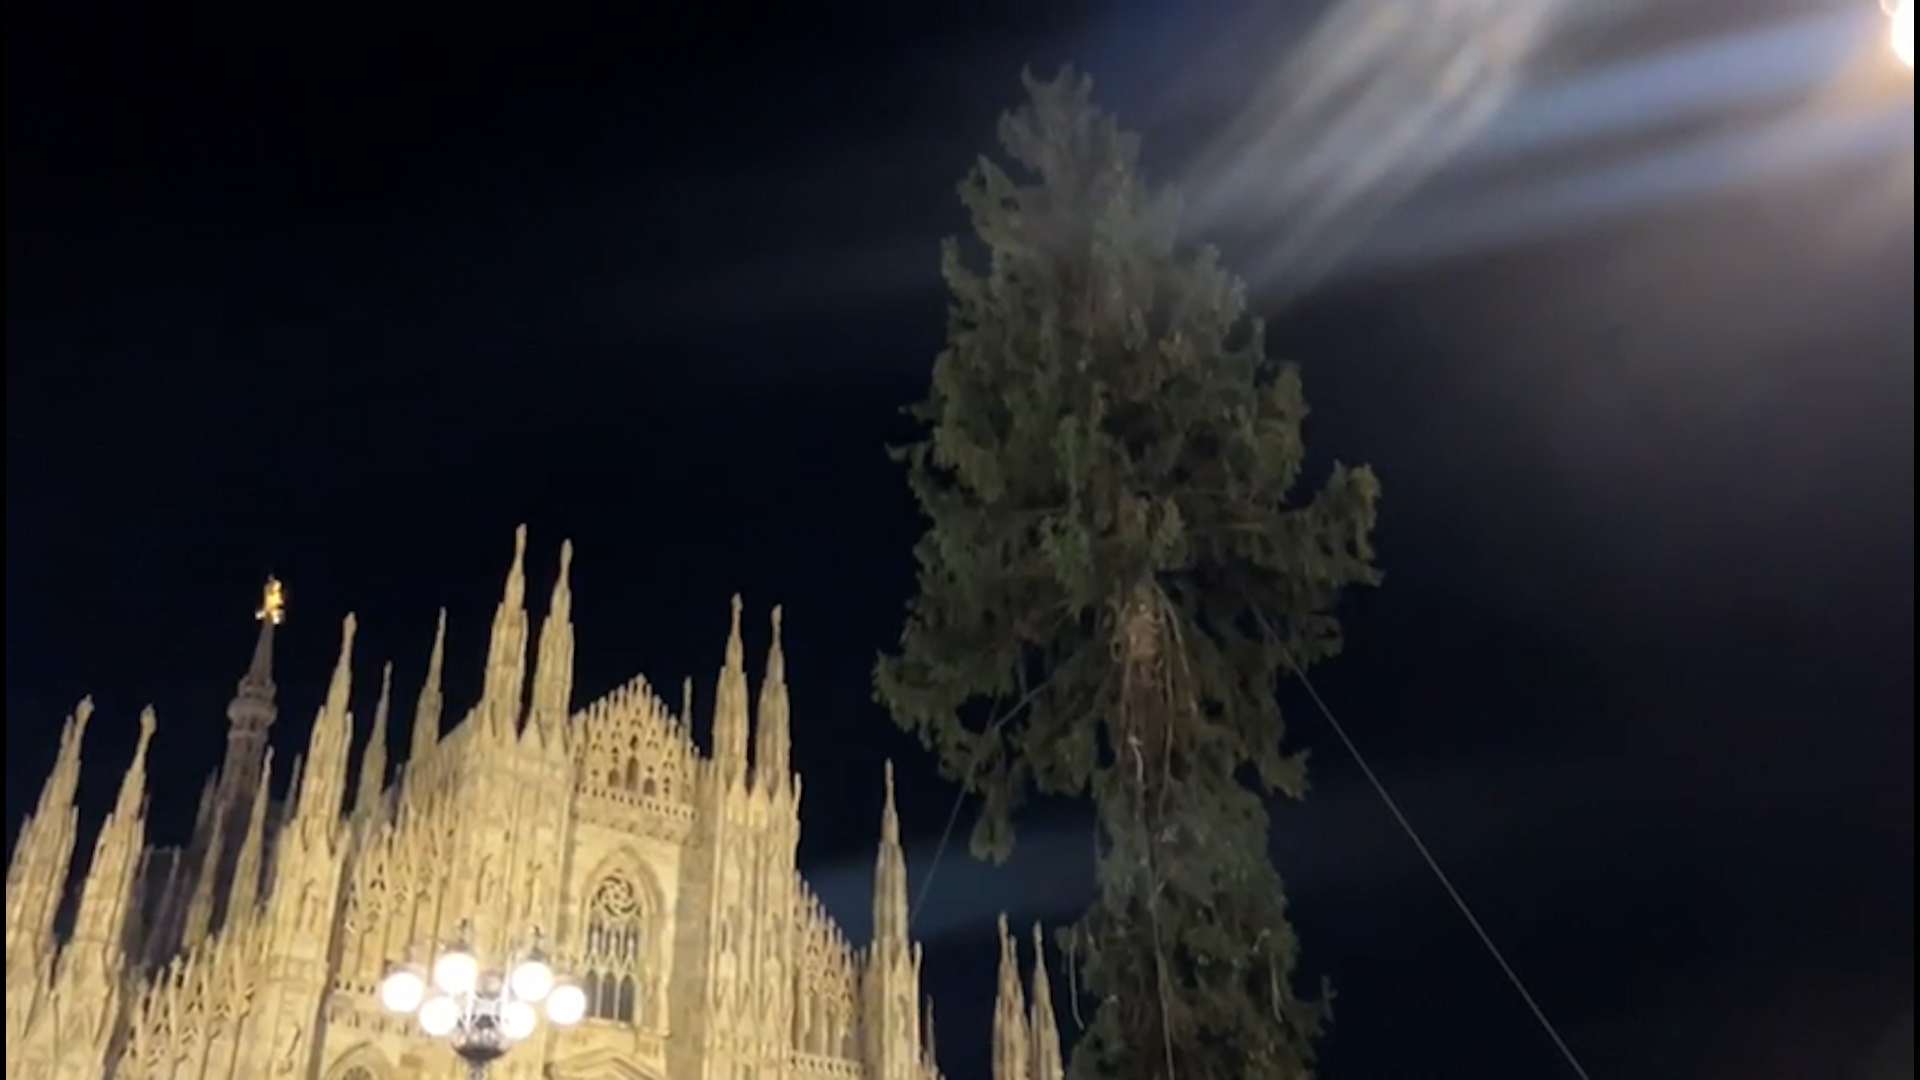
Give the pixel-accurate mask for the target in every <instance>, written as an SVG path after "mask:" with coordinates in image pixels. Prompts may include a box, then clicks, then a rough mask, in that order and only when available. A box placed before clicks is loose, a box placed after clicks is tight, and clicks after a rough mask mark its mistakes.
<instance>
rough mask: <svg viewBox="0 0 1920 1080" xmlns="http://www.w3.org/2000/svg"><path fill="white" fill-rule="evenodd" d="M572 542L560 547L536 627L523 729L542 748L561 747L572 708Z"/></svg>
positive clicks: (562, 544)
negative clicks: (530, 701)
mask: <svg viewBox="0 0 1920 1080" xmlns="http://www.w3.org/2000/svg"><path fill="white" fill-rule="evenodd" d="M572 572H573V541H571V540H568V541H564V542H562V543H561V545H560V575H559V576H558V577H557V578H555V579H554V582H553V599H552V600H550V601H549V602H548V603H547V617H546V618H545V619H544V620H542V622H541V623H540V652H539V655H538V656H537V657H536V659H535V660H534V668H533V710H532V715H531V717H530V721H529V723H528V725H527V727H528V730H529V732H530V733H531V737H532V738H533V739H535V740H536V741H538V743H539V744H540V745H542V746H546V747H552V748H559V747H562V746H564V745H565V740H566V729H567V715H568V713H569V711H570V710H571V709H572V707H573V585H572V582H571V581H570V580H569V579H570V577H571V575H572Z"/></svg>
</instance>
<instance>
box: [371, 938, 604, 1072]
mask: <svg viewBox="0 0 1920 1080" xmlns="http://www.w3.org/2000/svg"><path fill="white" fill-rule="evenodd" d="M465 941H466V933H465V928H464V927H463V928H462V933H461V937H460V940H459V941H457V942H456V943H455V944H453V945H451V946H449V947H448V948H446V949H445V950H444V951H442V952H441V953H440V954H439V955H438V956H436V957H435V958H434V960H433V962H432V963H431V964H428V965H427V966H426V967H424V968H423V967H420V966H418V965H415V964H396V965H394V966H392V967H390V968H389V969H388V970H387V975H386V978H384V979H382V980H380V1004H381V1005H383V1006H385V1007H386V1009H387V1011H389V1012H392V1013H397V1014H400V1015H403V1016H412V1017H414V1018H415V1019H416V1020H417V1021H419V1024H420V1030H421V1031H422V1032H425V1033H426V1034H427V1036H428V1037H430V1038H435V1039H445V1040H447V1042H448V1044H449V1045H451V1046H452V1047H453V1052H454V1053H455V1054H457V1055H459V1057H460V1060H462V1061H464V1062H466V1063H467V1069H468V1075H470V1076H471V1077H472V1078H473V1080H484V1078H485V1077H486V1075H487V1068H488V1066H490V1065H492V1064H493V1063H494V1062H495V1061H496V1060H498V1059H499V1058H500V1056H501V1055H503V1054H505V1053H506V1052H507V1051H508V1050H510V1049H512V1048H513V1045H514V1044H515V1043H518V1042H521V1041H522V1040H524V1039H526V1038H528V1037H529V1036H531V1035H532V1034H533V1033H534V1031H535V1029H537V1028H538V1027H539V1026H540V1013H541V1012H542V1011H543V1008H544V1011H545V1012H546V1014H547V1020H548V1022H550V1023H552V1024H554V1025H555V1026H557V1027H571V1026H572V1025H574V1024H577V1023H579V1022H580V1020H581V1018H582V1017H584V1016H585V1015H586V1012H587V995H586V993H585V992H584V991H582V990H581V989H580V987H579V986H578V985H577V984H576V983H574V982H573V981H572V980H570V979H565V978H562V977H560V976H559V975H557V974H555V973H554V970H553V966H552V965H551V964H550V963H548V961H547V957H546V953H545V952H544V951H543V950H542V949H541V948H540V947H539V945H538V944H535V945H533V946H531V947H529V948H527V949H524V950H521V951H520V954H519V956H518V957H517V958H516V959H515V960H514V961H513V962H512V963H511V964H509V965H508V966H507V968H506V969H505V970H504V971H503V970H499V969H495V968H483V967H481V965H480V961H479V958H478V957H476V956H475V955H474V952H473V950H472V949H471V948H469V947H468V946H467V945H466V944H465Z"/></svg>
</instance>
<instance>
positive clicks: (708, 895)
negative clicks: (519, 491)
mask: <svg viewBox="0 0 1920 1080" xmlns="http://www.w3.org/2000/svg"><path fill="white" fill-rule="evenodd" d="M525 542H526V534H525V530H524V529H523V530H521V531H520V532H519V533H518V534H517V535H516V538H515V550H514V556H513V563H512V567H511V569H510V570H509V572H508V575H507V582H506V589H505V595H504V596H503V597H502V599H501V602H500V605H499V608H498V611H497V613H496V614H495V617H494V622H493V628H492V635H491V640H490V644H489V648H488V655H487V664H486V669H485V676H484V685H483V687H482V688H481V692H480V697H479V701H478V703H477V704H476V705H474V706H473V708H472V709H470V710H469V711H468V712H467V713H466V714H465V716H464V717H463V718H461V719H460V720H459V722H458V723H456V724H454V725H453V726H452V727H451V728H450V729H447V730H444V731H443V723H442V717H443V713H444V710H445V704H444V700H445V699H444V697H443V692H442V687H441V667H442V656H443V653H444V642H445V634H446V621H445V618H444V616H443V617H442V619H441V622H440V626H439V629H438V631H437V632H436V636H435V639H434V643H433V649H432V653H431V657H430V659H429V661H428V671H427V678H426V682H425V685H424V687H423V689H422V690H421V693H420V696H419V699H418V703H417V704H416V706H415V708H414V712H413V716H412V720H411V723H410V725H409V728H410V731H409V739H408V742H409V744H410V749H409V752H408V754H407V756H406V759H405V760H404V762H401V763H398V764H397V766H390V763H389V761H388V749H387V748H388V745H389V733H388V724H389V717H390V714H391V711H392V710H391V705H390V700H389V693H388V691H389V687H390V674H391V668H390V667H389V668H388V669H387V670H386V671H385V672H383V673H382V676H381V685H380V696H379V704H378V705H377V706H376V707H375V709H374V711H373V716H372V719H371V722H370V723H369V724H368V725H367V726H368V730H367V732H366V734H365V735H364V737H363V738H361V739H359V740H356V724H355V721H354V717H353V714H352V712H351V711H350V709H349V700H350V698H351V696H352V694H353V677H354V657H353V639H354V620H353V617H352V616H348V617H347V619H346V622H345V625H344V627H343V630H342V634H341V643H340V655H339V660H338V663H337V664H336V666H335V668H334V672H333V676H332V679H331V682H330V684H329V686H328V689H327V694H326V699H325V703H324V704H323V705H322V706H321V707H320V709H319V712H318V715H317V716H316V718H315V719H314V722H313V727H312V730H311V733H310V735H309V738H308V741H307V749H306V752H305V753H304V754H303V755H301V756H300V757H299V758H297V759H296V760H295V761H294V762H293V763H292V765H291V768H290V773H291V777H292V779H291V782H290V784H289V785H287V786H288V792H287V795H286V797H285V799H284V800H281V801H278V802H276V801H274V800H273V799H272V798H271V797H270V796H269V794H268V792H269V789H270V786H271V784H272V778H273V775H274V772H275V769H276V765H275V763H274V761H273V760H272V755H271V753H270V751H269V750H268V748H267V733H268V730H269V728H270V727H271V725H272V724H273V723H274V722H275V720H276V719H277V716H278V705H277V702H276V689H275V686H274V681H273V648H274V636H275V634H276V632H277V628H278V626H279V624H280V621H281V618H282V614H283V608H282V603H281V597H280V594H279V591H278V586H277V585H276V584H274V583H269V587H268V590H267V594H266V597H265V601H264V603H263V604H262V605H261V608H260V611H259V612H258V617H259V620H260V632H259V639H258V643H257V645H256V647H255V650H254V654H253V657H252V662H251V664H250V665H249V667H248V669H247V673H246V675H245V677H243V678H242V679H241V681H240V684H239V689H238V692H237V693H236V694H235V697H234V699H233V702H232V704H231V705H230V706H229V707H228V710H227V717H228V738H227V747H226V753H225V758H224V761H223V763H222V765H221V767H220V770H219V772H218V773H217V774H216V775H215V776H213V777H212V778H210V779H209V780H208V782H207V784H206V787H205V789H204V793H203V795H202V797H201V800H200V806H199V811H198V815H197V818H196V825H195V828H194V831H193V835H192V839H191V840H190V842H189V843H188V844H187V845H186V846H184V847H182V848H178V849H163V848H155V847H151V846H149V844H148V843H147V839H146V835H145V831H146V829H145V825H146V816H147V807H146V799H147V796H146V777H147V773H148V771H149V770H150V769H151V768H152V761H153V756H152V755H154V754H156V753H163V752H164V751H163V750H162V749H160V746H161V744H156V743H155V742H154V740H155V730H156V722H155V718H154V714H153V712H152V711H151V710H148V711H147V712H146V713H145V714H143V715H142V717H141V723H140V729H139V736H138V739H137V743H136V745H135V746H134V747H133V748H132V760H131V763H130V764H129V765H127V766H126V771H125V775H124V778H123V780H122V783H121V786H120V790H119V794H118V798H117V800H116V802H115V804H114V807H113V810H112V812H111V814H110V815H109V816H108V817H107V819H106V820H105V822H104V823H103V824H102V825H101V827H100V831H99V834H98V838H97V840H96V842H95V844H94V846H93V852H92V857H91V859H90V860H86V861H85V863H84V866H82V864H81V863H80V862H79V861H78V860H76V859H75V853H74V846H75V838H76V834H77V831H78V811H77V809H76V808H75V805H74V799H75V793H76V790H77V788H78V783H79V776H80V770H81V759H82V743H83V741H84V738H85V735H86V729H87V723H88V719H89V717H90V715H91V713H92V706H91V704H90V703H89V702H87V701H82V702H81V703H80V705H79V707H78V708H77V709H76V710H75V712H74V714H73V715H72V716H71V717H70V718H69V719H68V721H67V725H66V727H65V729H64V731H63V732H62V735H61V742H60V747H59V751H58V756H57V759H56V762H55V764H54V767H53V772H52V774H51V775H50V776H49V777H48V779H47V781H46V785H45V788H44V789H43V791H42V793H41V796H40V801H39V804H38V807H37V808H36V810H35V812H34V813H33V815H32V816H31V817H30V818H29V819H28V820H27V821H26V823H25V824H24V825H22V827H21V831H20V833H19V836H18V839H17V842H16V844H15V848H14V853H13V857H12V861H11V863H10V864H9V866H8V869H7V885H6V920H7V922H6V935H7V936H6V963H7V973H6V979H7V981H6V1025H7V1026H6V1040H7V1041H6V1063H7V1064H6V1080H283V1078H291V1080H452V1078H454V1077H460V1076H464V1075H465V1073H464V1072H463V1071H462V1070H463V1066H462V1065H461V1064H460V1063H459V1062H458V1061H457V1060H456V1059H455V1058H454V1056H453V1054H452V1052H451V1051H450V1050H449V1049H448V1048H447V1047H446V1046H445V1045H443V1044H442V1043H441V1042H439V1041H436V1040H433V1039H429V1038H427V1037H426V1036H425V1035H423V1034H421V1033H420V1031H419V1030H418V1028H417V1027H416V1026H414V1024H413V1022H412V1021H411V1020H410V1019H408V1018H404V1017H395V1016H392V1015H389V1014H387V1013H385V1012H383V1011H382V1009H381V1008H380V1005H379V1002H378V994H377V988H378V985H379V982H380V980H381V978H382V976H383V974H384V973H385V971H386V970H387V968H388V966H389V965H390V964H392V963H394V962H404V961H418V960H423V959H425V955H424V953H425V951H428V950H431V949H432V948H433V947H434V945H435V943H445V942H450V941H453V940H456V939H459V940H463V941H465V942H466V943H468V944H470V945H471V946H472V947H473V949H474V950H475V952H476V953H478V954H479V955H480V956H481V957H482V958H483V959H487V958H493V959H504V958H506V957H507V956H508V955H509V954H510V953H511V951H512V950H513V949H515V948H517V947H520V946H522V945H524V944H525V943H526V942H527V940H528V937H529V935H532V934H537V935H538V936H539V938H540V940H541V942H542V943H543V945H544V947H545V948H546V949H547V951H548V952H549V953H550V954H551V955H552V956H553V958H554V964H555V966H556V967H557V968H559V969H560V970H561V971H563V972H566V973H569V974H571V975H572V976H573V977H574V978H576V979H577V980H578V981H579V984H580V985H581V987H582V989H584V990H585V991H586V994H587V998H588V1014H587V1017H586V1019H585V1020H584V1021H583V1022H582V1023H580V1024H578V1025H576V1026H573V1027H570V1028H566V1029H553V1028H551V1027H546V1026H543V1027H542V1028H541V1029H540V1030H539V1031H538V1032H536V1034H535V1035H534V1036H533V1037H532V1038H530V1039H528V1040H526V1041H525V1042H523V1043H521V1044H520V1045H518V1046H516V1047H515V1048H514V1049H513V1050H512V1051H511V1052H510V1053H509V1054H507V1055H506V1056H505V1057H504V1058H502V1059H501V1060H500V1061H499V1062H497V1063H496V1064H495V1065H494V1067H493V1075H494V1076H495V1077H496V1078H498V1080H533V1078H535V1077H539V1078H543V1080H938V1078H939V1076H940V1073H939V1069H938V1067H937V1066H936V1065H935V1062H934V1055H933V1032H932V1019H931V1012H930V1005H929V1003H928V1002H927V1001H926V1000H925V999H924V997H923V994H922V990H921V985H920V983H921V980H920V966H921V954H920V949H919V946H918V945H916V944H915V943H913V942H912V941H910V940H909V938H908V936H907V891H906V890H907V885H906V867H905V860H904V856H903V854H902V852H901V847H900V834H899V821H898V819H897V817H896V815H895V812H894V806H893V792H892V777H891V771H890V770H889V773H888V775H887V777H886V793H885V798H884V803H883V806H882V809H881V813H880V841H879V854H878V857H877V863H876V874H875V884H874V897H873V926H874V930H873V940H872V941H871V942H870V943H869V944H868V945H866V946H865V947H864V948H857V949H856V948H855V947H854V946H853V945H852V944H851V943H850V942H849V941H848V940H847V938H846V937H845V935H844V934H843V933H842V932H841V931H840V929H839V928H838V927H837V926H836V925H835V924H834V922H833V921H832V919H831V918H829V916H828V915H827V913H826V911H825V909H824V907H823V906H822V905H821V903H820V901H819V899H818V898H817V897H816V896H815V895H814V893H813V892H812V891H811V890H810V888H809V887H808V885H807V884H806V882H805V881H804V880H803V879H802V878H801V877H800V875H799V874H798V872H797V870H796V867H795V855H796V850H797V847H798V843H799V838H800V818H799V807H800V796H801V782H800V778H799V777H798V776H796V775H795V774H794V773H793V771H792V768H791V765H790V758H791V755H790V748H791V728H790V723H789V720H790V717H789V706H788V698H787V683H786V665H785V660H784V658H783V655H782V652H781V643H780V619H779V612H778V610H777V609H776V611H775V612H774V616H773V641H772V645H771V647H770V649H769V653H768V657H767V661H766V667H765V670H764V672H763V675H762V678H761V682H760V686H759V692H758V695H757V702H753V703H750V692H749V687H748V678H747V672H746V667H745V658H744V647H743V644H742V638H741V626H740V616H741V609H740V604H739V601H738V600H737V599H736V600H735V601H734V605H733V622H732V628H731V630H730V631H729V634H728V637H727V641H726V646H725V657H724V660H723V663H722V665H721V670H720V675H719V680H718V685H717V687H716V690H715V693H714V701H713V706H712V753H711V754H710V755H709V754H703V753H702V752H701V751H700V750H699V749H697V748H696V746H695V743H694V740H693V737H692V733H691V728H690V725H691V713H692V697H693V694H692V689H691V684H690V683H689V685H688V686H687V687H686V688H684V690H683V693H682V695H681V701H680V705H679V707H678V709H677V710H676V709H674V708H671V707H669V705H668V704H667V703H666V702H665V701H664V700H663V699H662V698H661V697H660V696H659V695H658V694H657V693H656V692H655V691H654V690H653V689H652V688H651V687H650V686H649V685H648V683H647V682H646V681H645V680H644V679H640V678H636V679H634V680H633V681H632V682H630V683H628V684H627V685H625V686H623V687H621V688H620V689H618V690H615V691H614V692H613V693H611V694H609V695H607V696H606V697H604V698H602V699H600V700H598V701H596V702H593V703H592V704H590V705H588V706H586V707H585V708H583V709H578V710H576V709H574V708H573V707H572V691H573V678H572V669H573V655H574V640H573V628H572V624H571V620H570V612H571V608H572V602H573V601H572V593H571V590H570V586H569V582H568V577H569V563H570V560H571V548H570V547H563V548H562V552H561V557H560V568H559V575H558V578H557V580H556V581H555V584H554V586H553V591H552V600H551V602H550V604H549V606H548V609H547V613H546V617H545V619H544V620H543V621H542V623H541V625H540V627H539V632H538V634H537V636H536V635H534V634H533V633H532V632H531V630H530V621H529V618H528V614H527V610H526V576H525V570H524V556H525ZM530 652H531V653H532V656H531V658H530V657H529V653H530ZM529 659H531V661H532V663H531V670H529V663H528V661H529ZM356 741H359V742H361V744H362V750H361V752H360V754H359V756H358V767H357V770H355V769H353V768H351V767H350V766H351V760H350V759H351V758H352V756H353V755H352V749H353V745H354V744H355V742H356ZM124 752H125V751H124V749H121V750H119V752H118V753H116V754H115V756H118V754H119V753H124ZM89 756H90V757H91V758H93V759H94V760H98V758H99V757H101V756H105V752H103V751H101V750H100V749H98V748H96V749H95V750H94V752H93V753H92V754H91V755H89ZM73 877H77V878H78V882H77V884H76V885H75V886H74V887H73V888H72V889H69V888H68V881H69V879H70V878H73ZM56 924H58V929H56ZM1001 939H1002V943H1001V949H1002V952H1001V960H1002V972H1001V985H1000V992H999V997H1000V1002H999V1006H998V1008H997V1009H996V1012H995V1021H994V1043H995V1046H994V1055H993V1070H992V1071H993V1076H994V1080H1059V1077H1060V1075H1061V1067H1060V1048H1059V1040H1058V1035H1057V1029H1056V1024H1055V1020H1054V1016H1053V1011H1052V1003H1051V1000H1050V995H1049V993H1048V991H1047V988H1046V980H1045V970H1044V965H1043V964H1041V965H1036V968H1035V972H1034V981H1033V983H1032V987H1031V993H1030V994H1028V993H1026V992H1023V989H1022V987H1021V981H1020V978H1019V972H1018V970H1017V967H1018V959H1017V956H1016V952H1017V950H1016V949H1015V947H1014V944H1013V942H1012V940H1011V939H1010V938H1009V937H1008V936H1007V934H1006V931H1005V927H1004V925H1003V926H1002V929H1001ZM1029 997H1030V998H1031V1001H1029V1000H1028V998H1029ZM967 1080H973V1078H967Z"/></svg>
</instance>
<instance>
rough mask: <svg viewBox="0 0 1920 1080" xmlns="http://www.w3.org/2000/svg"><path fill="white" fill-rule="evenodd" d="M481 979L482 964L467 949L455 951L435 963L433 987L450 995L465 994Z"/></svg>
mask: <svg viewBox="0 0 1920 1080" xmlns="http://www.w3.org/2000/svg"><path fill="white" fill-rule="evenodd" d="M479 979H480V962H479V961H477V960H475V959H474V958H473V954H472V953H470V952H468V951H466V950H465V949H454V950H452V951H450V952H448V953H446V954H445V955H443V956H441V957H440V959H438V960H435V961H434V962H433V985H435V986H437V987H439V988H440V989H442V990H444V991H446V992H447V993H449V994H465V993H467V992H469V991H471V990H472V989H473V987H474V983H476V982H478V981H479Z"/></svg>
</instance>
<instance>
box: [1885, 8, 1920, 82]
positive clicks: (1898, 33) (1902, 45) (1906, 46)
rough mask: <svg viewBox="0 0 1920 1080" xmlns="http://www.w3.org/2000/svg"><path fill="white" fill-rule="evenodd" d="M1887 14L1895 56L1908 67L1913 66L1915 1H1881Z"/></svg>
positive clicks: (1889, 34) (1889, 33)
mask: <svg viewBox="0 0 1920 1080" xmlns="http://www.w3.org/2000/svg"><path fill="white" fill-rule="evenodd" d="M1880 6H1881V8H1882V9H1884V10H1885V11H1886V13H1887V19H1888V21H1889V24H1890V25H1889V27H1888V36H1889V39H1890V41H1891V43H1892V45H1893V55H1894V56H1896V57H1898V58H1899V60H1900V62H1901V63H1903V64H1905V65H1907V66H1908V67H1912V66H1913V0H1880Z"/></svg>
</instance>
